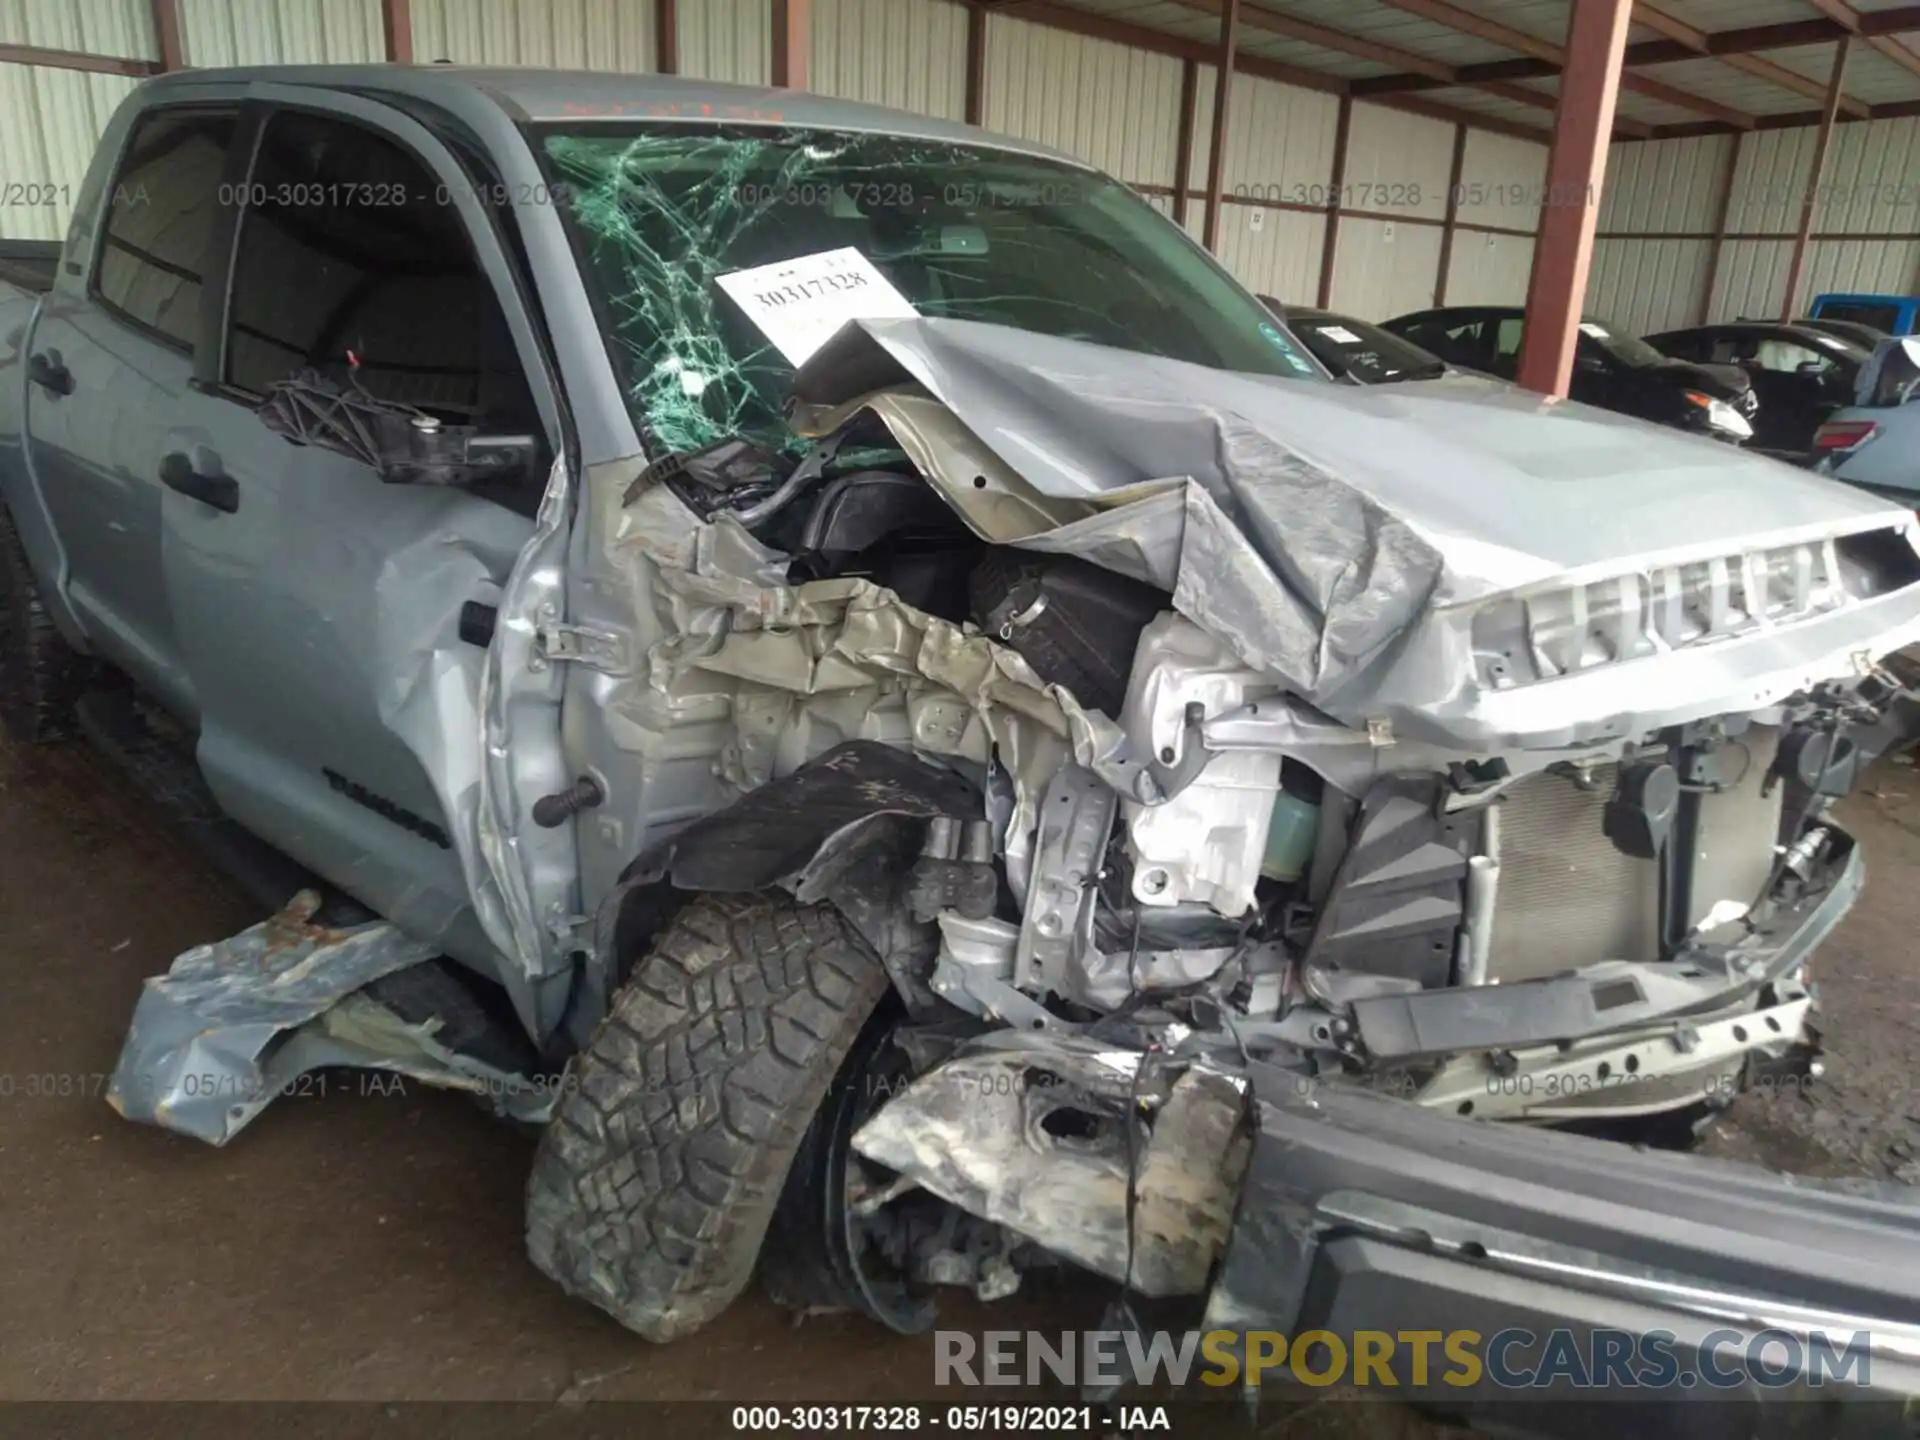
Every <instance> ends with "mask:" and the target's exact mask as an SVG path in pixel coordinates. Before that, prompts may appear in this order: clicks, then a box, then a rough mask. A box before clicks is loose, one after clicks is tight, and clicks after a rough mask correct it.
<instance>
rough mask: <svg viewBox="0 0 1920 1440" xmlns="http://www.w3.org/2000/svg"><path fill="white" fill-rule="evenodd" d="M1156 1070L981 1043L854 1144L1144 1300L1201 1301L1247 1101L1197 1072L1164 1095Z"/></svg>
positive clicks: (880, 1117)
mask: <svg viewBox="0 0 1920 1440" xmlns="http://www.w3.org/2000/svg"><path fill="white" fill-rule="evenodd" d="M1152 1063H1153V1062H1150V1061H1149V1060H1148V1059H1147V1057H1146V1056H1144V1055H1142V1054H1140V1053H1139V1052H1138V1051H1133V1050H1127V1049H1122V1048H1117V1047H1111V1046H1106V1045H1102V1044H1100V1043H1099V1042H1097V1041H1094V1040H1090V1039H1087V1038H1085V1037H1082V1036H1075V1035H1065V1034H1060V1033H1054V1032H1047V1033H1042V1032H1039V1031H1017V1030H1016V1031H1001V1032H997V1033H995V1034H991V1035H986V1036H983V1037H981V1038H980V1039H979V1040H976V1041H974V1042H972V1043H971V1044H970V1045H969V1046H968V1047H967V1048H966V1049H965V1050H964V1051H963V1052H962V1053H960V1054H959V1055H957V1056H955V1057H954V1058H952V1059H950V1060H948V1061H946V1062H944V1063H943V1064H941V1065H939V1066H938V1067H936V1068H935V1069H933V1070H931V1071H929V1072H928V1073H926V1074H924V1075H922V1076H920V1077H919V1078H918V1079H916V1080H914V1081H913V1082H912V1084H911V1085H910V1086H909V1087H908V1088H907V1090H906V1091H905V1093H903V1094H900V1095H896V1096H895V1097H894V1098H893V1099H892V1100H891V1101H890V1102H889V1103H888V1104H887V1105H886V1106H885V1107H883V1108H882V1109H881V1110H880V1111H879V1112H878V1113H877V1114H876V1115H874V1116H873V1117H872V1118H871V1119H869V1120H868V1121H867V1122H866V1123H865V1124H864V1125H862V1126H861V1127H860V1129H859V1130H858V1131H857V1132H856V1133H855V1135H854V1137H853V1145H854V1148H855V1149H856V1150H857V1151H859V1153H860V1154H862V1155H864V1156H865V1157H866V1158H868V1159H869V1160H873V1161H875V1162H877V1163H879V1164H882V1165H885V1166H887V1167H889V1168H890V1169H893V1170H897V1171H899V1172H900V1173H901V1174H902V1175H904V1176H909V1177H911V1178H912V1179H914V1180H916V1181H918V1182H919V1183H920V1184H921V1185H922V1186H924V1187H925V1188H926V1189H927V1190H929V1191H931V1192H932V1193H933V1194H935V1195H938V1196H940V1197H941V1198H942V1199H943V1200H946V1201H948V1202H949V1203H951V1204H954V1205H957V1206H959V1207H960V1208H961V1209H963V1210H965V1211H967V1212H968V1213H969V1214H974V1215H979V1216H981V1217H983V1218H985V1219H988V1220H991V1221H993V1222H994V1223H995V1224H997V1225H1005V1226H1006V1227H1007V1228H1009V1229H1010V1230H1013V1231H1015V1232H1016V1233H1018V1234H1020V1235H1023V1236H1025V1237H1027V1238H1029V1239H1031V1240H1034V1241H1036V1242H1037V1243H1038V1244H1040V1245H1042V1246H1044V1247H1045V1248H1047V1249H1048V1250H1051V1251H1053V1252H1054V1253H1056V1254H1059V1255H1064V1256H1066V1257H1067V1258H1068V1259H1069V1260H1072V1261H1073V1262H1074V1263H1075V1264H1078V1265H1081V1266H1084V1267H1085V1268H1086V1269H1089V1270H1092V1271H1093V1272H1094V1273H1096V1274H1099V1275H1105V1276H1107V1277H1108V1278H1109V1279H1113V1280H1123V1279H1124V1280H1126V1281H1127V1282H1128V1283H1129V1284H1130V1285H1131V1287H1132V1288H1133V1289H1135V1290H1138V1291H1139V1292H1140V1293H1142V1294H1144V1295H1153V1296H1170V1295H1195V1294H1199V1293H1201V1292H1202V1291H1204V1290H1205V1289H1206V1287H1207V1283H1208V1281H1209V1279H1210V1277H1211V1275H1212V1272H1213V1267H1214V1264H1215V1262H1216V1261H1217V1260H1218V1258H1219V1256H1220V1254H1221V1252H1222V1251H1223V1250H1224V1249H1225V1246H1226V1239H1227V1235H1228V1231H1229V1230H1230V1228H1231V1226H1232V1221H1233V1200H1234V1196H1235V1195H1236V1194H1237V1193H1238V1190H1239V1184H1240V1180H1241V1177H1242V1175H1243V1174H1244V1172H1245V1168H1246V1164H1247V1158H1248V1154H1249V1145H1248V1138H1247V1136H1246V1134H1245V1131H1244V1117H1245V1115H1246V1104H1245V1099H1244V1096H1243V1093H1242V1090H1241V1088H1240V1084H1239V1082H1237V1081H1235V1080H1232V1079H1229V1078H1228V1077H1226V1076H1223V1075H1219V1074H1216V1073H1213V1072H1211V1071H1208V1070H1205V1069H1202V1068H1200V1067H1198V1066H1195V1067H1192V1068H1190V1069H1188V1070H1187V1071H1186V1073H1185V1074H1184V1075H1183V1076H1181V1077H1180V1079H1179V1080H1178V1081H1177V1082H1175V1083H1173V1084H1172V1085H1171V1087H1167V1086H1165V1084H1164V1082H1163V1081H1161V1080H1160V1079H1159V1078H1158V1077H1157V1076H1154V1075H1143V1074H1142V1073H1141V1071H1142V1067H1151V1066H1152ZM1148 1105H1151V1106H1152V1108H1153V1109H1154V1110H1156V1111H1157V1113H1158V1118H1157V1120H1156V1121H1155V1123H1154V1124H1153V1127H1152V1130H1151V1132H1150V1134H1149V1135H1147V1136H1145V1137H1141V1138H1142V1139H1143V1141H1144V1143H1142V1144H1141V1145H1140V1146H1139V1153H1138V1156H1137V1160H1136V1158H1135V1155H1134V1146H1133V1145H1132V1144H1131V1143H1130V1142H1129V1139H1128V1136H1127V1127H1128V1126H1129V1124H1131V1123H1132V1113H1133V1111H1134V1110H1135V1107H1136V1106H1139V1107H1142V1108H1144V1107H1146V1106H1148ZM1130 1162H1134V1163H1135V1166H1136V1168H1134V1169H1132V1170H1131V1171H1130V1169H1129V1163H1130ZM1130 1191H1131V1195H1130V1193H1129V1192H1130ZM1130 1201H1131V1203H1130Z"/></svg>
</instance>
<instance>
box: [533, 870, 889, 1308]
mask: <svg viewBox="0 0 1920 1440" xmlns="http://www.w3.org/2000/svg"><path fill="white" fill-rule="evenodd" d="M888 984H889V982H888V979H887V974H886V971H885V970H884V969H883V968H882V967H881V964H880V961H879V960H878V958H877V957H875V956H874V955H873V953H872V952H871V951H870V950H869V949H868V948H867V947H866V946H865V945H864V944H863V943H862V942H861V941H860V939H859V938H858V937H857V936H856V935H855V934H854V933H853V932H852V930H851V929H850V928H849V927H848V926H847V925H846V923H845V922H844V921H843V920H842V919H841V918H840V915H839V913H838V912H837V911H835V910H833V909H831V908H829V907H827V906H823V905H800V904H797V903H795V902H794V901H793V900H791V899H789V898H787V897H786V896H784V895H773V894H758V895H706V896H702V897H700V898H698V899H696V900H694V901H692V902H691V903H689V904H688V905H687V906H685V907H684V908H683V909H682V910H680V911H679V912H678V913H677V914H676V915H675V916H674V918H673V919H672V921H670V922H669V923H668V925H667V927H666V929H665V930H663V931H662V932H661V933H660V934H659V936H658V938H657V939H656V941H655V942H654V945H653V948H652V950H651V951H650V952H649V953H648V954H647V955H646V956H645V957H644V958H643V959H641V960H640V961H639V962H638V963H637V964H636V965H635V966H634V970H633V974H632V977H631V978H630V979H629V980H628V981H627V983H626V985H625V986H624V987H623V988H622V989H621V990H620V991H619V993H618V994H616V995H615V997H614V1000H613V1006H612V1010H611V1012H610V1013H609V1014H608V1016H607V1018H606V1020H605V1021H604V1022H603V1023H602V1025H601V1027H600V1029H599V1031H598V1033H597V1034H595V1036H594V1038H593V1040H592V1042H591V1043H590V1044H589V1045H588V1046H587V1047H586V1048H585V1049H584V1050H582V1051H581V1052H580V1053H579V1054H578V1055H576V1056H575V1057H574V1059H573V1061H572V1062H571V1064H570V1065H569V1066H568V1069H567V1088H566V1090H565V1092H564V1093H563V1095H562V1096H561V1099H560V1104H559V1107H558V1109H557V1110H556V1111H555V1113H554V1117H553V1120H552V1122H551V1123H550V1124H549V1125H548V1126H547V1129H546V1133H545V1134H544V1135H543V1136H542V1137H541V1141H540V1148H539V1152H538V1153H537V1154H536V1156H535V1157H534V1162H533V1174H532V1176H531V1178H530V1179H529V1181H528V1183H527V1253H528V1255H529V1256H530V1257H531V1259H532V1260H533V1263H534V1264H535V1265H537V1266H538V1267H539V1268H540V1269H541V1270H542V1271H544V1272H545V1273H546V1274H548V1275H550V1276H552V1277H553V1278H554V1279H555V1280H557V1281H559V1282H560V1285H561V1287H562V1288H563V1289H565V1290H566V1291H567V1292H568V1293H569V1294H573V1295H578V1296H580V1297H581V1298H583V1299H586V1300H590V1301H592V1302H593V1303H594V1304H595V1305H598V1306H599V1307H600V1308H601V1309H603V1310H605V1311H606V1312H607V1313H608V1314H610V1315H612V1316H613V1317H614V1318H615V1319H616V1320H618V1321H620V1323H621V1324H623V1325H625V1326H627V1328H629V1329H631V1330H635V1331H638V1332H639V1333H640V1334H641V1335H643V1336H645V1337H646V1338H647V1339H649V1340H653V1341H657V1342H664V1341H668V1340H674V1339H678V1338H679V1337H680V1336H682V1335H686V1334H690V1333H691V1332H692V1331H694V1330H696V1329H698V1328H699V1327H700V1326H702V1325H704V1324H705V1323H706V1322H707V1321H709V1320H711V1319H713V1318H714V1317H715V1316H716V1315H718V1314H719V1313H720V1312H721V1311H722V1310H724V1309H726V1307H727V1306H728V1305H729V1304H731V1303H732V1302H733V1300H734V1298H735V1297H736V1296H738V1295H739V1294H740V1292H741V1291H742V1290H743V1289H745V1288H746V1286H747V1284H748V1282H749V1281H750V1280H751V1279H752V1276H753V1271H754V1262H755V1261H756V1259H757V1258H758V1256H759V1252H760V1244H761V1241H762V1240H763V1239H764V1238H765V1236H766V1232H767V1226H768V1223H769V1221H770V1220H771V1219H772V1216H773V1210H774V1206H775V1203H776V1202H777V1201H778V1200H779V1198H780V1193H781V1189H782V1186H783V1185H784V1184H785V1182H786V1178H787V1172H788V1170H789V1169H790V1168H791V1166H792V1164H793V1158H794V1154H795V1152H796V1151H797V1150H798V1149H799V1148H800V1142H801V1139H802V1138H803V1137H804V1136H805V1135H806V1133H807V1127H808V1125H809V1124H810V1123H811V1121H812V1119H813V1115H814V1112H815V1111H816V1110H817V1109H818V1108H819V1106H820V1102H821V1100H822V1098H823V1097H824V1096H825V1095H826V1093H827V1087H828V1086H829V1084H831V1083H832V1081H833V1077H834V1074H835V1072H836V1071H837V1070H838V1069H839V1067H840V1064H841V1061H842V1060H844V1059H845V1058H846V1055H847V1052H848V1051H849V1050H850V1049H851V1048H852V1046H853V1043H854V1040H855V1039H856V1038H857V1037H858V1035H859V1034H860V1029H861V1026H862V1025H863V1024H864V1023H865V1022H866V1019H867V1017H868V1016H869V1015H870V1014H871V1013H872V1012H873V1010H874V1008H875V1007H876V1006H877V1005H878V1004H879V1003H880V1001H881V999H882V998H883V996H884V995H885V994H886V992H887V989H888Z"/></svg>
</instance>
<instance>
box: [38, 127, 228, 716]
mask: <svg viewBox="0 0 1920 1440" xmlns="http://www.w3.org/2000/svg"><path fill="white" fill-rule="evenodd" d="M238 116H239V104H238V101H237V99H236V100H234V101H233V102H231V103H228V104H224V105H222V104H211V103H206V102H193V101H183V102H182V103H177V104H176V103H169V104H167V105H165V106H160V107H156V108H153V109H149V110H145V111H142V112H141V113H140V114H138V115H137V116H136V117H135V118H134V120H133V123H132V125H131V128H130V130H128V131H125V132H122V134H121V137H120V138H122V139H124V145H123V146H122V147H121V149H120V156H119V160H118V163H117V165H116V166H115V169H114V171H113V173H112V175H111V177H110V178H109V180H108V182H107V189H106V192H105V195H104V202H103V208H102V209H101V211H100V212H99V213H98V216H97V217H96V218H95V220H94V222H93V232H92V234H90V235H89V234H88V233H87V232H86V231H85V229H84V228H83V227H82V226H76V228H75V234H74V238H73V240H72V241H71V242H70V243H69V244H68V246H67V248H66V251H65V254H64V256H63V259H62V269H61V273H60V274H59V276H58V278H57V280H56V283H55V287H54V289H53V290H52V291H50V292H49V293H48V295H47V297H46V299H45V301H44V303H43V306H42V310H41V315H40V321H39V323H38V325H37V326H36V327H35V329H34V334H33V341H32V345H31V346H30V349H29V364H30V365H31V367H32V369H31V372H30V375H31V379H32V382H33V383H31V384H29V385H28V386H27V409H26V433H27V437H28V445H29V451H28V455H29V463H30V466H31V469H32V473H33V476H34V479H35V482H36V484H37V485H38V488H39V491H40V494H41V496H42V498H43V500H44V501H45V504H46V506H47V511H48V513H49V514H50V515H51V516H52V518H53V523H54V529H55V532H56V534H57V535H58V536H59V539H60V543H61V546H62V548H63V550H64V552H65V556H66V561H67V580H66V586H67V598H68V603H69V604H71V605H72V607H73V610H74V613H75V614H76V615H77V616H78V618H79V620H80V623H81V625H82V626H83V627H84V628H85V630H86V632H87V638H88V641H89V643H90V644H91V645H92V646H93V648H94V649H95V650H96V651H97V652H98V653H100V654H101V655H102V656H104V657H105V658H107V659H109V660H111V661H113V662H114V663H115V664H116V665H118V666H119V667H120V668H121V669H123V670H125V671H127V672H128V673H129V674H131V675H132V676H133V677H134V678H135V679H136V680H138V681H139V682H140V683H141V684H142V685H143V686H144V687H145V688H146V689H147V690H148V691H150V692H151V693H153V694H154V695H156V696H158V697H159V698H160V699H161V700H162V701H163V702H164V703H166V704H167V705H168V706H169V707H171V708H172V709H174V710H176V711H179V712H181V713H183V714H186V715H189V716H191V714H192V712H193V708H194V701H193V695H192V686H191V684H190V683H189V681H188V680H187V677H186V675H185V673H184V671H183V670H182V667H181V663H180V655H179V650H178V644H177V639H176V636H175V633H174V627H173V618H172V614H171V612H170V611H169V609H168V605H167V594H166V588H165V585H164V582H163V579H162V574H161V565H160V509H161V499H160V497H161V494H162V489H161V485H160V477H159V471H158V467H157V461H158V459H159V456H160V453H161V451H162V449H163V446H162V443H161V441H162V437H163V435H164V434H165V432H166V430H167V428H168V426H169V425H170V424H171V417H172V415H173V413H174V411H175V410H176V408H177V407H178V406H179V405H180V404H181V403H182V402H183V400H184V399H185V397H187V396H188V395H189V394H190V390H189V385H190V383H191V381H192V379H193V365H194V358H193V357H194V347H195V344H196V342H197V340H198V338H199V334H200V329H201V319H202V316H201V308H202V307H201V279H202V277H203V276H204V275H205V273H206V270H207V250H208V245H209V242H210V237H211V235H212V233H213V230H214V228H215V222H216V219H217V216H218V212H219V202H220V196H221V192H222V184H223V178H224V170H225V167H226V165H227V160H228V147H229V146H230V144H231V142H232V139H233V135H234V129H235V126H236V123H237V121H238ZM114 141H115V136H114V135H113V134H111V133H110V134H109V136H108V137H107V139H106V140H105V141H103V144H107V145H111V144H113V143H114ZM89 242H91V243H89Z"/></svg>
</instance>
